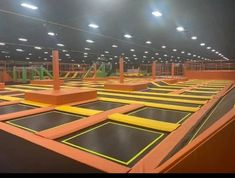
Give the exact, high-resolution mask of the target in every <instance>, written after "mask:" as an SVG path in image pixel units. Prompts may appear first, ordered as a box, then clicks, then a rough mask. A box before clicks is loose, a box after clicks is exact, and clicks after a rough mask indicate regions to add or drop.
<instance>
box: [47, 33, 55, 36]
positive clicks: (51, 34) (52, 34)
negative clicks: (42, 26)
mask: <svg viewBox="0 0 235 178" xmlns="http://www.w3.org/2000/svg"><path fill="white" fill-rule="evenodd" d="M47 34H48V35H50V36H55V33H54V32H48V33H47Z"/></svg>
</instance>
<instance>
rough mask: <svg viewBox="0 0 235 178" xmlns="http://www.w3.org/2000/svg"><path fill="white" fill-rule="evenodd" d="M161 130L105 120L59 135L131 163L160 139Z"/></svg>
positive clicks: (67, 141) (72, 143)
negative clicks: (66, 134)
mask: <svg viewBox="0 0 235 178" xmlns="http://www.w3.org/2000/svg"><path fill="white" fill-rule="evenodd" d="M164 135H165V134H164V133H162V132H157V131H152V130H148V129H143V128H140V127H136V126H130V125H128V124H121V123H116V122H112V121H107V122H104V123H101V124H99V125H98V126H97V125H96V126H93V127H91V128H87V129H84V130H83V131H78V132H76V133H73V134H70V135H68V136H65V137H63V139H60V141H61V142H62V143H65V144H67V145H70V146H72V147H75V148H78V149H80V150H83V151H86V152H89V153H92V154H95V155H97V156H100V157H103V158H106V159H109V160H111V161H114V162H117V163H120V164H124V165H130V164H133V163H134V162H136V160H138V159H140V158H141V157H143V156H144V155H145V154H146V151H147V150H148V149H150V148H151V147H152V146H156V145H157V144H158V143H160V141H161V140H162V139H163V136H164Z"/></svg>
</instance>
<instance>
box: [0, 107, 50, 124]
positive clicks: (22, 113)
mask: <svg viewBox="0 0 235 178" xmlns="http://www.w3.org/2000/svg"><path fill="white" fill-rule="evenodd" d="M52 110H54V107H45V108H36V109H29V110H26V111H19V112H14V113H9V114H3V115H1V118H0V121H7V120H11V119H15V118H19V117H25V116H29V115H34V114H39V113H42V112H47V111H52Z"/></svg>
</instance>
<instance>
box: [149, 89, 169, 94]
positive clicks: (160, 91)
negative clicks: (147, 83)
mask: <svg viewBox="0 0 235 178" xmlns="http://www.w3.org/2000/svg"><path fill="white" fill-rule="evenodd" d="M146 92H152V93H170V92H171V91H166V90H151V89H149V90H146Z"/></svg>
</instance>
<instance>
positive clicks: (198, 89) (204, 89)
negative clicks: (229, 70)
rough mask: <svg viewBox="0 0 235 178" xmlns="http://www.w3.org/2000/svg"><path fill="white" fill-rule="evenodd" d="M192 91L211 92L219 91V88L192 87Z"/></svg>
mask: <svg viewBox="0 0 235 178" xmlns="http://www.w3.org/2000/svg"><path fill="white" fill-rule="evenodd" d="M192 90H193V91H212V92H219V91H220V89H219V90H218V89H216V90H215V89H206V88H195V89H192Z"/></svg>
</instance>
